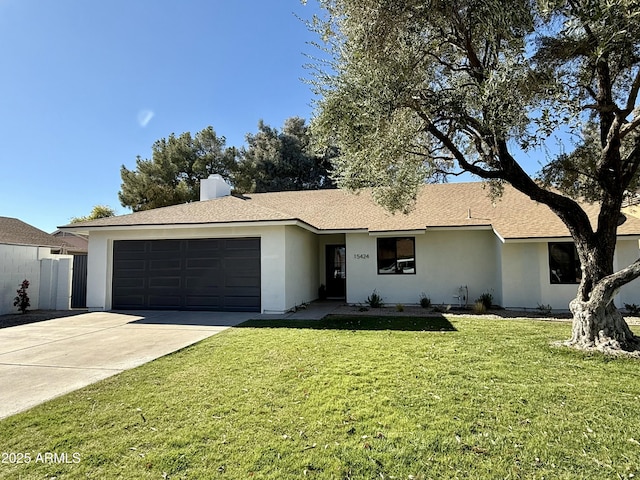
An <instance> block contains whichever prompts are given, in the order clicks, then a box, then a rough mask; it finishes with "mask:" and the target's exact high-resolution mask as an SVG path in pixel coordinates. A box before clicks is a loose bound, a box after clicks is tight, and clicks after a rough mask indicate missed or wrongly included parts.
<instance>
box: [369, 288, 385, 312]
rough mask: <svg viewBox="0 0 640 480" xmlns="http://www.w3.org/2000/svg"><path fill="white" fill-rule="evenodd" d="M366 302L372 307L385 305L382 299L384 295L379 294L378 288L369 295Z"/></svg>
mask: <svg viewBox="0 0 640 480" xmlns="http://www.w3.org/2000/svg"><path fill="white" fill-rule="evenodd" d="M366 304H367V305H369V306H370V307H371V308H382V307H384V302H383V301H382V297H381V296H380V295H379V294H378V292H377V291H376V290H374V291H373V293H372V294H371V295H369V296H368V297H367V300H366Z"/></svg>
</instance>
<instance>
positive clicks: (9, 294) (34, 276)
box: [0, 244, 73, 315]
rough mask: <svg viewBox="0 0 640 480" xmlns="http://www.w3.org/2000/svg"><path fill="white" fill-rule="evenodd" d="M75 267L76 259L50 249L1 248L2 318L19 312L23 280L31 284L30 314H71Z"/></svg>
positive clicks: (27, 247)
mask: <svg viewBox="0 0 640 480" xmlns="http://www.w3.org/2000/svg"><path fill="white" fill-rule="evenodd" d="M72 265H73V257H72V256H70V255H54V254H52V253H51V249H50V248H48V247H35V246H25V245H4V244H0V315H3V314H6V313H17V312H18V309H17V307H14V306H13V300H14V298H15V297H16V295H17V293H16V290H18V288H19V287H20V284H22V281H23V280H29V288H28V290H27V294H28V295H29V301H30V303H31V306H30V307H29V309H30V310H37V309H52V310H68V309H69V308H70V298H71V269H72ZM54 271H55V273H54ZM43 272H44V275H42V273H43ZM52 292H55V293H54V294H53V296H52ZM65 299H69V300H68V301H65Z"/></svg>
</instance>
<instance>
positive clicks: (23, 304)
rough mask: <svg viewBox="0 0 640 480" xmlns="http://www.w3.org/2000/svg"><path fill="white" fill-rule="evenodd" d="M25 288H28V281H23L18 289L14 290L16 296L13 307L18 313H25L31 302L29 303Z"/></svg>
mask: <svg viewBox="0 0 640 480" xmlns="http://www.w3.org/2000/svg"><path fill="white" fill-rule="evenodd" d="M27 288H29V281H28V280H24V281H23V282H22V283H21V284H20V288H19V289H18V290H16V292H17V293H18V295H17V296H16V297H15V298H14V299H13V306H14V307H18V310H19V311H20V313H27V309H28V308H29V307H30V306H31V302H30V301H29V294H28V293H27Z"/></svg>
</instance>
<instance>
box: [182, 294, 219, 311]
mask: <svg viewBox="0 0 640 480" xmlns="http://www.w3.org/2000/svg"><path fill="white" fill-rule="evenodd" d="M185 307H186V308H188V309H193V310H196V309H198V310H211V309H214V310H222V307H223V304H222V301H221V298H220V297H214V296H208V295H207V296H202V295H187V296H186V298H185Z"/></svg>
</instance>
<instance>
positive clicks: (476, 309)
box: [473, 300, 487, 315]
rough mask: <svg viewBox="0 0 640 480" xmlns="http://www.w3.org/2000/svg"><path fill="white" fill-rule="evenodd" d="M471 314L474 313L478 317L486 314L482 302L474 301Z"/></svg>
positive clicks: (485, 307)
mask: <svg viewBox="0 0 640 480" xmlns="http://www.w3.org/2000/svg"><path fill="white" fill-rule="evenodd" d="M473 313H476V314H478V315H482V314H483V313H487V306H486V305H485V303H484V302H483V301H482V300H476V303H474V304H473Z"/></svg>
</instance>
